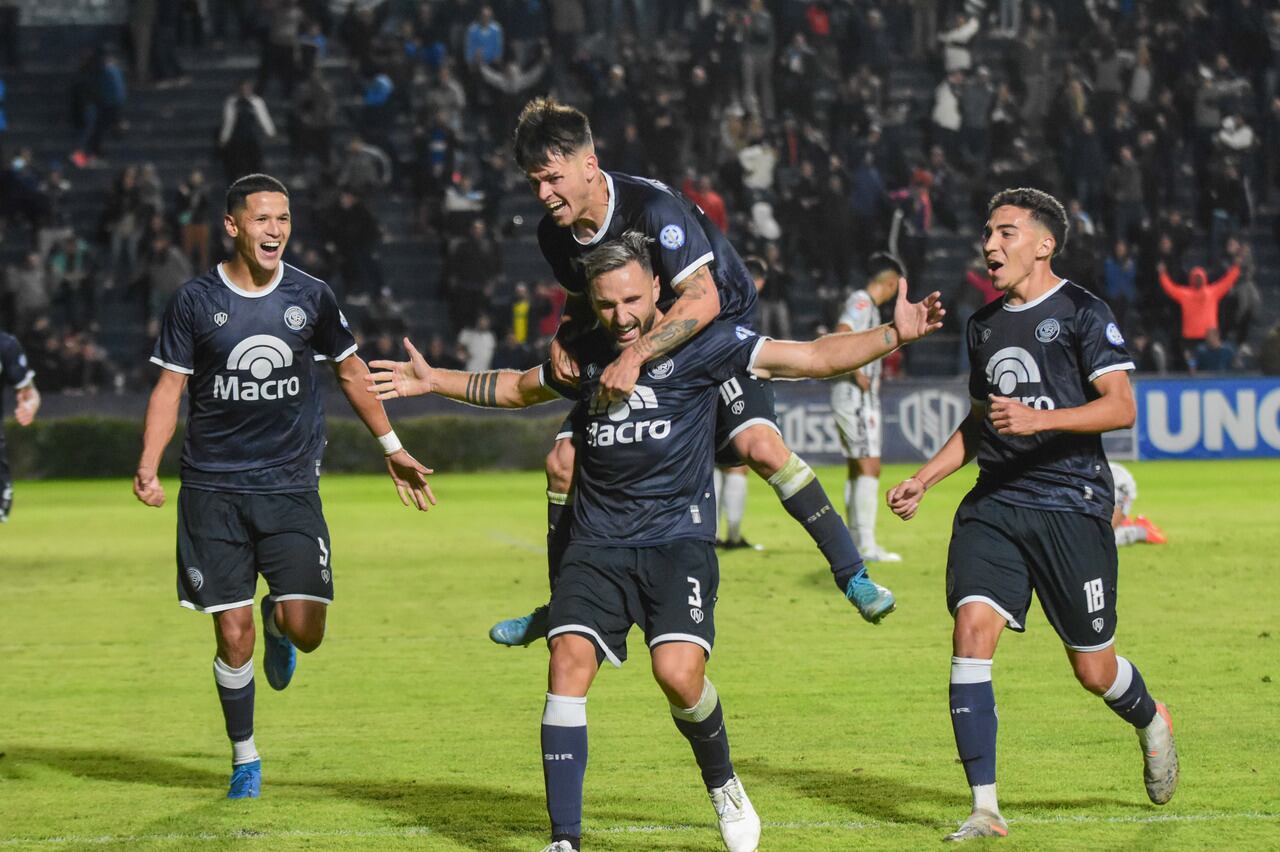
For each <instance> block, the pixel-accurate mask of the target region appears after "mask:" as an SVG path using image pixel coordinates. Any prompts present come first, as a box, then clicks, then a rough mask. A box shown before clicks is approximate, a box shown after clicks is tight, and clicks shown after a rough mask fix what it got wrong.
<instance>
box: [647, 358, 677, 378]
mask: <svg viewBox="0 0 1280 852" xmlns="http://www.w3.org/2000/svg"><path fill="white" fill-rule="evenodd" d="M675 369H676V364H675V362H674V361H672V360H671V359H670V358H663V359H662V360H661V361H658V362H656V363H653V364H650V365H649V369H648V370H646V371H645V372H647V373H648V374H649V378H651V379H653V380H655V381H661V380H662V379H665V378H667V376H670V375H671V374H672V373H673V372H675Z"/></svg>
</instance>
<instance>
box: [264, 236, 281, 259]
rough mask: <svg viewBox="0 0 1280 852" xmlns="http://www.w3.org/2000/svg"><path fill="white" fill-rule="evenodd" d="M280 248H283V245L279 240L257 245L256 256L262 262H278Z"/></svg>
mask: <svg viewBox="0 0 1280 852" xmlns="http://www.w3.org/2000/svg"><path fill="white" fill-rule="evenodd" d="M282 248H284V243H283V242H281V241H280V240H267V241H265V242H261V243H258V254H259V255H260V256H261V257H262V259H263V260H279V259H280V250H281V249H282Z"/></svg>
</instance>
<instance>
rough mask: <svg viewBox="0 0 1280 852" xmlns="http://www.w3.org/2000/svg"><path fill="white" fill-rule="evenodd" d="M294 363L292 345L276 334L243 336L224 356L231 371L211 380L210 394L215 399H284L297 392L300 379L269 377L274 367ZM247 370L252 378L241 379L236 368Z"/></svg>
mask: <svg viewBox="0 0 1280 852" xmlns="http://www.w3.org/2000/svg"><path fill="white" fill-rule="evenodd" d="M292 366H293V349H291V348H290V347H289V345H288V344H287V343H285V342H284V341H283V340H281V339H280V338H278V337H275V336H273V335H270V334H255V335H253V336H252V337H246V338H245V339H244V340H241V341H240V342H239V343H237V344H236V345H235V347H234V348H233V349H232V350H231V354H230V355H228V356H227V369H228V370H230V371H232V372H231V374H230V375H218V376H215V377H214V380H213V396H214V398H215V399H226V400H235V401H237V402H256V401H258V400H260V399H261V400H274V399H284V398H285V397H289V396H297V395H298V394H299V393H300V392H301V390H302V385H301V381H300V380H299V379H298V377H297V376H289V377H288V378H285V379H270V376H271V374H272V373H273V372H274V371H276V370H283V369H285V368H286V367H292ZM242 371H243V372H247V373H248V374H249V375H250V376H251V377H252V379H248V378H245V379H242V378H241V377H240V376H238V375H236V373H238V372H242Z"/></svg>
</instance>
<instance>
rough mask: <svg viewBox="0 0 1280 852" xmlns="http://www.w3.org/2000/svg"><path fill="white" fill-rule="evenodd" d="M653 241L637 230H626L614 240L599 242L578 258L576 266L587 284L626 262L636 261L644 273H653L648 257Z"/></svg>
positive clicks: (651, 262)
mask: <svg viewBox="0 0 1280 852" xmlns="http://www.w3.org/2000/svg"><path fill="white" fill-rule="evenodd" d="M653 242H654V241H653V239H652V238H650V237H646V236H645V235H644V234H642V233H640V232H639V231H634V230H632V231H627V232H626V233H624V234H623V235H622V236H620V237H618V238H617V239H616V240H609V241H608V242H606V243H601V244H600V245H598V246H596V247H595V248H593V249H592V250H591V251H589V252H587V253H586V254H584V255H583V256H582V257H580V258H578V266H579V268H580V269H581V270H582V274H583V276H584V277H585V278H586V279H587V283H588V284H590V283H591V282H592V281H594V280H595V279H596V278H599V277H600V276H601V275H604V274H605V273H606V272H613V271H614V270H615V269H621V268H622V267H624V266H626V265H627V264H628V263H638V264H640V268H641V269H643V270H644V271H645V274H646V275H653V261H652V260H651V259H650V258H649V246H651V245H653Z"/></svg>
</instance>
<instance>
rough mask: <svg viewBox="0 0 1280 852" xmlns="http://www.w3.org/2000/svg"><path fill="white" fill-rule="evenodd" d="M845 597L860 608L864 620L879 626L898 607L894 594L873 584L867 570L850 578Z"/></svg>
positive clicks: (877, 584) (859, 611)
mask: <svg viewBox="0 0 1280 852" xmlns="http://www.w3.org/2000/svg"><path fill="white" fill-rule="evenodd" d="M844 596H845V597H846V598H848V599H849V602H850V603H852V604H853V605H854V606H856V607H857V608H858V613H859V614H860V615H861V616H862V617H863V619H864V620H866V621H869V622H871V623H872V624H879V623H880V619H882V618H884V617H885V616H886V615H888V614H889V613H891V612H893V611H894V609H895V608H896V607H897V601H895V600H894V597H893V592H891V591H889V590H888V589H886V588H885V587H884V586H882V585H880V584H879V583H876V582H873V581H872V580H871V578H870V577H868V576H867V569H866V568H863V569H862V570H860V571H859V572H858V573H857V574H854V575H853V577H852V578H850V580H849V584H848V585H847V586H845V590H844Z"/></svg>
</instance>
